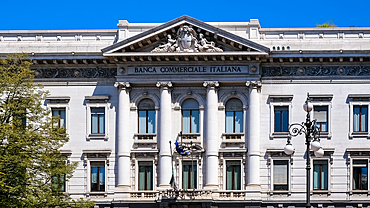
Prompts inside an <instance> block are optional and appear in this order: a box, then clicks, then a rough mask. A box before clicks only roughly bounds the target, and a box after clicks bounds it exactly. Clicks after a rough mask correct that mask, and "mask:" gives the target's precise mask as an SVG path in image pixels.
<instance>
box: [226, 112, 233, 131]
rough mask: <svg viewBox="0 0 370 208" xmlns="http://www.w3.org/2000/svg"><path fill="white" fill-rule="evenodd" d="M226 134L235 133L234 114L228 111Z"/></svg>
mask: <svg viewBox="0 0 370 208" xmlns="http://www.w3.org/2000/svg"><path fill="white" fill-rule="evenodd" d="M226 133H234V112H233V111H231V112H228V111H226Z"/></svg>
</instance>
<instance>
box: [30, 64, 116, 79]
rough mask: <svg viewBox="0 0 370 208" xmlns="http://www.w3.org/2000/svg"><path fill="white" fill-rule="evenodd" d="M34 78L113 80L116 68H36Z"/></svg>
mask: <svg viewBox="0 0 370 208" xmlns="http://www.w3.org/2000/svg"><path fill="white" fill-rule="evenodd" d="M33 70H34V72H35V78H114V77H116V76H117V68H99V67H96V68H38V69H33Z"/></svg>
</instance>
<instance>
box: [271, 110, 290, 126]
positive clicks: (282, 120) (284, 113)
mask: <svg viewBox="0 0 370 208" xmlns="http://www.w3.org/2000/svg"><path fill="white" fill-rule="evenodd" d="M274 114H275V132H287V131H288V126H289V119H288V117H289V111H288V106H275V107H274Z"/></svg>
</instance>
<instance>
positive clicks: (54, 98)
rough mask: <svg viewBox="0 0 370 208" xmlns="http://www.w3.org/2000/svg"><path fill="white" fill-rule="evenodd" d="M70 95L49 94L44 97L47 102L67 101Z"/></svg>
mask: <svg viewBox="0 0 370 208" xmlns="http://www.w3.org/2000/svg"><path fill="white" fill-rule="evenodd" d="M70 99H71V97H69V96H49V97H46V101H47V102H48V103H53V104H54V103H69V100H70Z"/></svg>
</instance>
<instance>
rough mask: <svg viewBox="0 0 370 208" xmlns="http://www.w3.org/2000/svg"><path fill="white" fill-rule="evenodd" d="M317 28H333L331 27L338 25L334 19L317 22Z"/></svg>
mask: <svg viewBox="0 0 370 208" xmlns="http://www.w3.org/2000/svg"><path fill="white" fill-rule="evenodd" d="M316 27H317V28H331V27H336V25H335V24H334V23H333V19H331V20H329V21H327V22H325V23H323V24H321V25H320V24H316Z"/></svg>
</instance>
